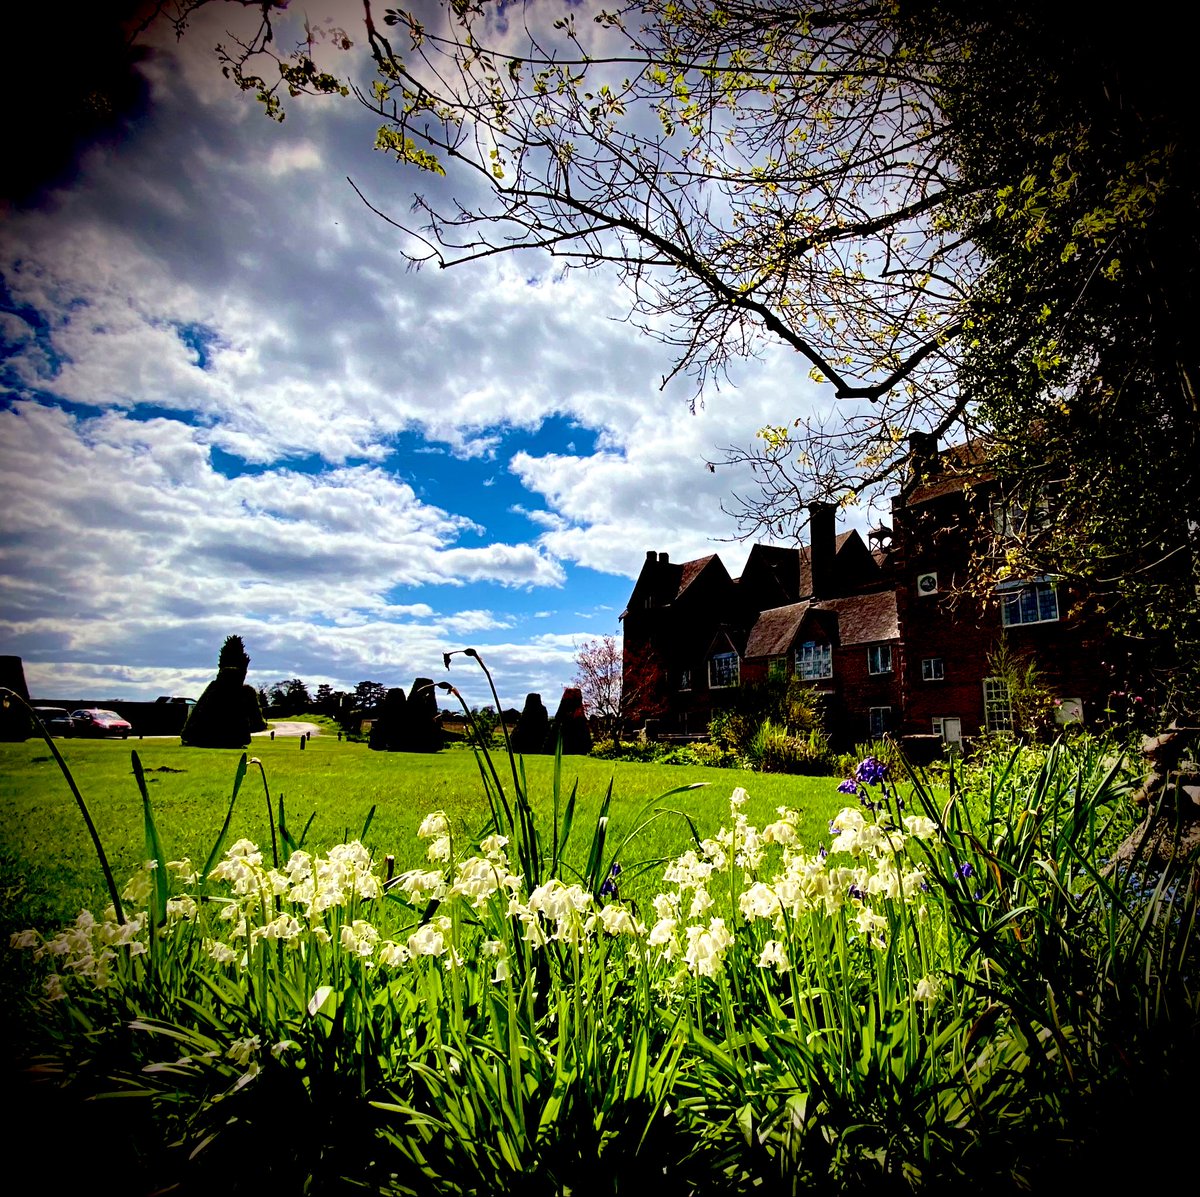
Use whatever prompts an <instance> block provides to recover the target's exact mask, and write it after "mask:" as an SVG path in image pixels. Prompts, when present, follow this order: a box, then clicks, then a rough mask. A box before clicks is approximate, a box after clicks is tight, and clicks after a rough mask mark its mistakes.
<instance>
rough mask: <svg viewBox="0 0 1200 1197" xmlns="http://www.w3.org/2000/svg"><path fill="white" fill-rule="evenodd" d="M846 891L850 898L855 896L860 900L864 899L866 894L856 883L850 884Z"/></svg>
mask: <svg viewBox="0 0 1200 1197" xmlns="http://www.w3.org/2000/svg"><path fill="white" fill-rule="evenodd" d="M846 892H847V893H848V894H849V895H850V896H851V897H852V898H857V899H858V900H859V901H860V902H862V901H864V900H865V899H866V896H867V895H866V894H865V893H863V891H862V890H861V889H859V888H858V886H857V885H852V886H851V887H850V888H849V889H848V890H847V891H846Z"/></svg>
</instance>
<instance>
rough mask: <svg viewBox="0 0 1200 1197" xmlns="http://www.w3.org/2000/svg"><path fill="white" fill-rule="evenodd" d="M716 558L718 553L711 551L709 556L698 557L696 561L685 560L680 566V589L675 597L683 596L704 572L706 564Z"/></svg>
mask: <svg viewBox="0 0 1200 1197" xmlns="http://www.w3.org/2000/svg"><path fill="white" fill-rule="evenodd" d="M716 559H717V555H716V553H709V555H708V556H707V557H697V558H696V560H695V561H684V562H683V563H682V564H681V565H680V566H679V589H678V590H676V592H675V597H676V598H680V597H682V595H683V592H684V591H685V590H686V589H687V588H688V587H689V586H690V585H691V584H692V583H693V582H694V581H695V580H696V579H697V578H698V577H699V576H700V575H701V574H702V573H703V572H704V569H705V566H707V565H708V564H709V563H710V562H712V561H715V560H716Z"/></svg>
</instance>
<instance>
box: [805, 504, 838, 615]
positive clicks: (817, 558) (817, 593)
mask: <svg viewBox="0 0 1200 1197" xmlns="http://www.w3.org/2000/svg"><path fill="white" fill-rule="evenodd" d="M836 541H837V507H836V506H835V505H834V504H833V503H809V505H808V565H809V571H810V573H811V575H812V588H811V589H812V597H813V598H817V599H820V598H830V597H831V596H832V595H833V593H834V589H835V585H834V566H833V557H834V553H835V552H836V551H837V545H836Z"/></svg>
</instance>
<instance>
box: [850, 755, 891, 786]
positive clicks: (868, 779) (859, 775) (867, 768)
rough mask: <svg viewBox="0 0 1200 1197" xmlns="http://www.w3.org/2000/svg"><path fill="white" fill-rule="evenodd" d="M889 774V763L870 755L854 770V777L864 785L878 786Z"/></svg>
mask: <svg viewBox="0 0 1200 1197" xmlns="http://www.w3.org/2000/svg"><path fill="white" fill-rule="evenodd" d="M886 776H887V765H885V764H884V763H883V761H880V760H876V759H875V757H873V756H869V757H867V758H866V759H865V760H864V761H862V763H861V764H860V765H859V766H858V768H857V769H855V770H854V779H855V780H856V781H861V782H862V783H863V785H868V786H877V785H879V784H880V782H882V781H883V779H884V778H885V777H886Z"/></svg>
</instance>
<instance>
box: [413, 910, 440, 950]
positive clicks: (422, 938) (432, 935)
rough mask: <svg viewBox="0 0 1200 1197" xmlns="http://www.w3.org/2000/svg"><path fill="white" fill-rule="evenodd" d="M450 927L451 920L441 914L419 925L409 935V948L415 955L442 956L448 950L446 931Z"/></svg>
mask: <svg viewBox="0 0 1200 1197" xmlns="http://www.w3.org/2000/svg"><path fill="white" fill-rule="evenodd" d="M449 929H450V920H449V919H448V918H446V917H445V915H441V916H439V917H438V918H435V919H431V920H430V921H429V922H428V923H426V924H425V925H424V926H422V927H418V928H417V930H416V931H414V932H413V933H412V934H411V935H410V936H409V937H408V950H409V951H410V952H411V953H412V955H413V956H442V955H444V954H445V952H446V947H447V945H446V936H445V933H446V932H447V931H448V930H449Z"/></svg>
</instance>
